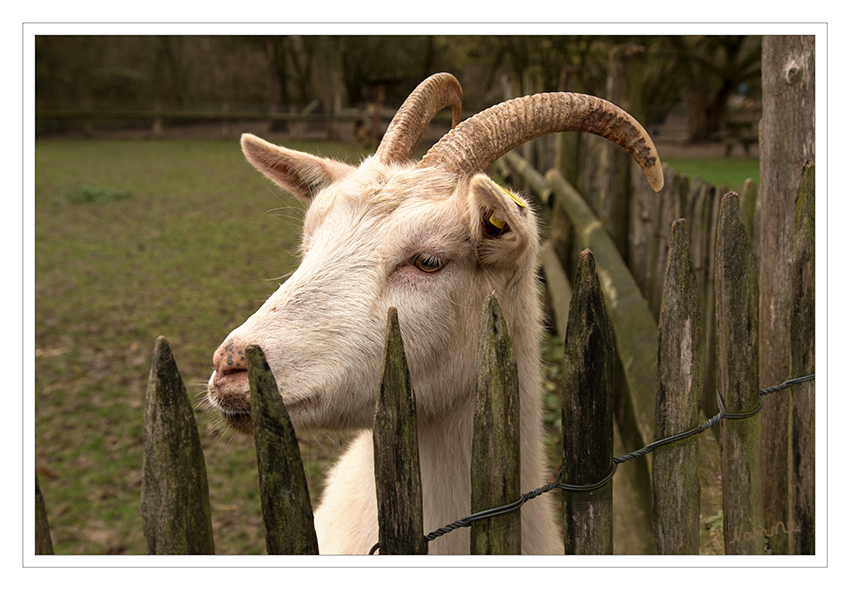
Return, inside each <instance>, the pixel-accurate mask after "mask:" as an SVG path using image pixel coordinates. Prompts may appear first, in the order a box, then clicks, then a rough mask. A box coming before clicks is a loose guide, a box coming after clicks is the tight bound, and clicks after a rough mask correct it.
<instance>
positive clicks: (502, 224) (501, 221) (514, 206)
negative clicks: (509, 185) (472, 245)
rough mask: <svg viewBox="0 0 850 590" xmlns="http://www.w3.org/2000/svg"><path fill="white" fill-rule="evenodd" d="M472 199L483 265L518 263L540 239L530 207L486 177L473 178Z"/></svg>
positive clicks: (474, 221) (470, 187)
mask: <svg viewBox="0 0 850 590" xmlns="http://www.w3.org/2000/svg"><path fill="white" fill-rule="evenodd" d="M469 198H470V205H471V206H472V207H471V208H472V216H473V219H472V222H473V224H475V225H476V227H475V230H474V234H475V235H476V236H477V238H478V243H479V260H480V261H481V263H482V264H486V265H492V264H503V263H509V262H513V261H517V260H518V259H519V257H521V256H522V254H523V253H525V252H526V251H527V250H528V246H529V245H530V244H531V243H532V242H534V241H535V240H536V239H537V238H536V229H535V222H534V217H533V215H532V214H531V211H530V209H529V207H528V204H527V203H526V202H525V201H524V200H523V199H521V198H520V197H518V196H516V195H514V194H513V193H512V192H510V191H509V190H507V189H504V188H502V187H501V186H499V185H498V184H496V183H495V182H493V181H492V180H491V179H490V177H489V176H487V175H486V174H476V175H475V176H473V177H472V180H471V181H470V184H469Z"/></svg>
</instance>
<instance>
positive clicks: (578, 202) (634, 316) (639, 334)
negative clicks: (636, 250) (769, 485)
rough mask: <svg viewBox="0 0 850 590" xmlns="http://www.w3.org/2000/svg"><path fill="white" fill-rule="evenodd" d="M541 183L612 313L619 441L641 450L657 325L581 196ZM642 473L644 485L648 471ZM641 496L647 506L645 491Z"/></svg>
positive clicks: (558, 180)
mask: <svg viewBox="0 0 850 590" xmlns="http://www.w3.org/2000/svg"><path fill="white" fill-rule="evenodd" d="M546 182H547V183H549V185H550V186H551V187H552V190H553V195H554V196H555V198H556V199H557V200H558V202H559V203H560V204H561V206H562V207H563V208H564V210H565V211H566V212H567V215H569V217H570V221H571V223H572V224H573V228H574V229H575V231H576V238H577V240H579V242H580V243H581V244H582V245H583V247H584V248H588V249H590V250H592V251H593V257H594V261H595V264H596V272H597V273H598V276H599V283H600V285H601V287H602V292H603V294H604V296H605V303H606V307H607V310H608V311H609V313H610V314H611V328H612V332H613V334H614V339H615V343H616V347H615V349H616V351H617V354H618V355H619V358H620V362H621V363H622V367H623V374H624V377H625V381H626V385H627V387H628V391H627V392H626V393H627V395H625V396H624V397H625V400H624V417H623V421H624V423H625V425H626V428H625V429H624V432H623V442H624V443H625V444H626V445H627V446H628V447H630V448H633V449H639V448H642V447H644V446H646V445H648V444H649V443H651V442H652V441H653V436H654V433H655V427H654V422H655V368H656V363H657V350H658V327H657V325H656V323H655V319H654V318H653V316H652V313H651V312H650V310H649V307H648V305H647V303H646V299H645V298H644V297H643V295H642V294H641V292H640V290H639V289H638V287H637V284H636V283H635V281H634V278H633V277H632V275H631V273H630V272H629V270H628V268H626V265H625V264H624V263H623V259H622V258H621V257H620V255H619V252H618V251H617V248H616V247H615V246H614V244H613V242H611V239H610V237H609V236H608V234H607V233H606V232H605V230H604V229H603V228H602V226H601V224H600V223H599V220H597V219H596V217H594V215H593V213H591V211H590V209H589V208H588V206H587V204H586V203H585V202H584V199H582V197H581V195H580V194H579V193H578V192H577V191H576V190H575V189H574V188H573V187H572V185H570V184H569V183H567V182H566V181H565V180H564V178H563V176H561V175H560V173H558V172H557V171H555V170H550V171H548V172H547V173H546ZM573 289H574V290H575V289H576V287H575V285H574V286H573ZM573 297H575V293H574V294H573ZM642 460H643V459H638V461H642ZM646 461H647V462H648V463H651V458H650V457H649V456H647V457H646ZM645 471H646V478H645V481H646V482H647V483H648V481H649V473H648V469H645ZM645 492H646V494H647V496H646V497H647V502H648V501H649V490H648V488H647V489H646V490H645Z"/></svg>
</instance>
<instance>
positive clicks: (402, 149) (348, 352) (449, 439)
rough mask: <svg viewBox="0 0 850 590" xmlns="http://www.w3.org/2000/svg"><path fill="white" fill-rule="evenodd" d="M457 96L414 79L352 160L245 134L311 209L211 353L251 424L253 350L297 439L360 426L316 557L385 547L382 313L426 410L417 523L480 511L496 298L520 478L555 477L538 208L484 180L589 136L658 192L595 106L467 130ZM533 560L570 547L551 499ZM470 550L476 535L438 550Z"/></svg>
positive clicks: (513, 114)
mask: <svg viewBox="0 0 850 590" xmlns="http://www.w3.org/2000/svg"><path fill="white" fill-rule="evenodd" d="M461 100H462V91H461V88H460V84H459V83H458V81H457V80H456V79H455V78H454V76H452V75H451V74H446V73H443V74H436V75H434V76H432V77H430V78H428V79H427V80H425V81H424V82H423V83H422V84H420V85H419V86H418V87H417V88H416V89H415V90H414V91H413V93H411V95H410V96H409V97H408V99H407V100H406V101H405V103H404V104H403V105H402V107H401V108H400V110H399V111H398V113H397V114H396V116H395V117H394V118H393V120H392V121H391V123H390V125H389V127H388V129H387V132H386V134H385V135H384V138H383V140H382V141H381V144H380V146H379V147H378V149H377V152H376V154H375V155H373V156H370V157H368V158H366V159H365V160H364V161H363V162H362V163H361V164H360V165H359V166H358V167H356V168H355V167H353V166H350V165H348V164H344V163H340V162H337V161H333V160H329V159H325V158H321V157H317V156H314V155H309V154H306V153H300V152H296V151H292V150H289V149H286V148H283V147H279V146H276V145H273V144H271V143H268V142H266V141H264V140H262V139H259V138H257V137H255V136H252V135H249V134H246V135H243V136H242V140H241V142H242V149H243V152H244V154H245V156H246V158H247V159H248V160H249V161H250V162H251V164H253V165H254V166H255V167H256V168H257V169H258V170H259V171H260V172H262V173H263V174H264V175H265V176H267V177H268V178H269V179H271V180H272V181H273V182H275V183H277V184H278V185H280V186H281V187H283V188H284V189H286V190H288V191H289V192H291V193H292V194H294V195H295V196H297V197H298V198H300V199H301V200H303V201H304V202H305V203H307V205H308V209H307V211H306V214H305V218H304V228H303V237H302V260H301V264H300V266H299V267H298V268H297V270H296V271H295V272H294V273H293V274H292V275H291V276H290V277H289V279H288V280H287V281H286V282H285V283H284V284H282V285H281V286H280V288H279V289H278V290H277V291H276V292H275V293H274V294H273V295H271V297H270V298H269V299H268V300H267V301H266V302H265V303H264V304H263V305H262V306H261V307H260V308H259V309H258V310H257V312H256V313H254V314H253V315H252V316H251V317H250V318H248V320H246V321H245V323H244V324H242V325H241V326H240V327H238V328H236V329H235V330H233V332H231V333H230V335H229V336H228V337H227V338H226V339H225V340H224V342H223V343H222V344H221V346H220V347H219V348H218V350H217V351H216V352H215V354H214V357H213V363H214V372H213V373H212V376H211V377H210V380H209V387H208V389H209V391H208V399H209V401H210V402H211V405H212V406H213V407H214V408H216V409H217V410H218V411H219V412H220V413H221V415H222V416H223V418H224V420H225V421H226V422H227V423H228V424H230V425H232V426H233V427H234V428H235V429H237V430H242V431H246V432H250V431H251V417H250V400H249V390H248V379H247V372H246V363H245V354H244V351H245V348H246V347H247V346H248V345H250V344H258V345H260V346H261V347H262V349H263V350H264V352H265V355H266V358H267V360H268V363H269V365H270V367H271V369H272V373H273V374H274V377H275V379H276V380H277V383H278V387H279V389H280V395H281V396H282V397H283V400H284V402H285V404H286V407H287V410H288V411H289V415H290V417H291V419H292V423H293V426H294V427H295V429H296V432H310V431H329V430H330V431H360V432H359V434H358V435H357V436H356V438H355V439H354V440H353V441H352V443H351V445H350V447H349V448H348V450H347V451H346V452H345V453H344V455H343V456H342V457H341V458H340V459H339V460H338V462H337V463H336V464H335V466H334V467H332V468H331V470H330V471H329V473H328V476H327V482H326V487H325V491H324V494H323V497H322V501H321V505H320V507H319V508H318V510H317V511H316V513H315V526H316V532H317V536H318V541H319V548H320V551H321V552H322V553H331V554H340V553H346V554H352V553H354V554H364V553H367V552H368V551H369V549H370V547H371V546H372V545H373V544H374V543H375V542H376V541H377V539H378V525H377V508H376V498H375V483H374V459H373V447H372V433H371V431H370V428H371V427H372V424H373V420H374V413H375V400H376V395H377V391H378V386H379V383H380V375H381V370H382V362H383V354H384V333H385V325H386V314H387V309H388V308H389V307H391V306H392V307H395V308H397V309H398V313H399V322H400V326H401V331H402V335H403V338H404V342H405V348H406V355H407V359H408V363H409V365H410V374H411V380H412V383H413V387H414V391H415V393H416V400H417V417H418V421H419V424H418V432H419V447H420V451H419V452H420V463H421V479H422V493H423V510H424V526H425V528H426V529H427V530H429V531H431V530H435V529H437V528H439V527H442V526H444V525H446V524H448V523H450V522H454V521H455V520H457V519H458V518H460V517H462V516H465V515H467V514H469V512H470V489H471V484H470V462H471V446H472V415H473V407H474V397H475V375H476V370H475V366H476V356H477V342H476V335H477V326H478V320H479V314H480V310H481V305H482V302H483V301H484V299H485V297H486V296H487V295H488V294H490V293H493V292H495V293H496V295H497V297H498V299H499V302H500V304H501V306H502V309H503V314H504V316H505V319H506V322H507V325H508V329H509V332H510V334H511V338H512V342H513V347H514V351H515V355H516V361H517V368H518V371H519V380H520V396H521V398H520V399H521V404H520V407H521V418H520V424H521V438H522V443H521V456H522V462H521V463H522V468H521V470H522V473H521V483H522V486H523V488H524V489H528V490H531V489H534V488H536V487H539V486H540V485H542V484H543V483H545V481H546V475H545V474H546V468H545V465H544V456H543V447H542V441H543V430H542V404H541V376H540V356H539V341H540V335H541V332H542V325H543V318H542V311H541V302H540V297H539V295H538V290H537V286H536V281H537V278H536V277H537V252H538V226H537V221H536V218H535V213H534V212H533V210H532V208H531V207H530V206H529V205H528V203H527V202H526V201H525V200H524V199H522V198H520V197H516V196H514V195H512V194H511V193H509V192H507V191H505V190H503V189H502V188H501V187H500V186H499V185H497V184H496V183H495V182H493V180H491V179H490V178H489V177H488V176H487V175H486V174H484V171H485V170H486V169H487V167H488V166H489V165H490V164H491V163H492V162H494V161H495V160H496V159H497V158H499V157H501V156H502V155H503V154H505V153H506V152H508V151H509V150H511V149H513V148H515V147H517V146H518V145H521V144H522V143H524V142H526V141H529V140H531V139H533V138H535V137H538V136H540V135H544V134H547V133H554V132H560V131H570V130H578V131H587V132H591V133H595V134H598V135H602V136H603V137H606V138H608V139H610V140H612V141H614V142H616V143H617V144H619V145H621V146H623V147H624V148H625V149H626V150H627V151H629V152H630V153H631V154H632V156H633V157H634V159H635V160H636V161H637V162H638V164H639V165H640V166H641V167H642V169H643V170H644V173H645V174H646V176H647V178H648V179H649V181H650V183H651V184H652V186H653V188H655V189H656V190H660V188H661V185H662V184H663V176H662V171H661V164H660V161H659V159H658V155H657V153H656V151H655V147H654V145H653V144H652V141H651V139H650V138H649V137H648V135H647V133H646V131H645V130H644V129H643V128H642V127H641V126H640V125H639V124H638V123H637V122H636V121H635V120H634V119H633V118H632V117H631V116H630V115H628V114H627V113H626V112H624V111H622V110H621V109H619V108H618V107H616V106H614V105H612V104H611V103H609V102H606V101H604V100H602V99H599V98H596V97H591V96H586V95H578V94H572V93H551V94H538V95H534V96H526V97H523V98H518V99H514V100H510V101H507V102H504V103H502V104H499V105H497V106H494V107H491V108H489V109H487V110H485V111H482V112H481V113H479V114H477V115H476V116H474V117H472V118H470V119H467V120H465V121H464V122H463V123H460V124H458V122H459V119H460V106H461ZM448 106H450V107H452V110H453V115H454V116H453V119H454V120H453V129H452V130H451V131H449V132H448V133H447V134H446V135H445V136H443V137H442V139H441V140H440V141H439V142H437V143H436V144H435V145H434V146H433V147H432V148H431V149H430V150H429V151H428V152H427V153H426V155H425V156H424V157H423V158H422V160H420V161H419V162H413V161H411V158H412V155H413V151H414V149H415V148H416V145H417V144H418V143H419V140H420V139H421V137H422V134H423V132H424V130H425V127H426V126H427V125H428V123H429V122H430V121H431V119H432V118H433V116H434V115H435V114H436V113H437V112H438V111H440V110H441V109H443V108H445V107H448ZM522 510H523V516H522V522H523V539H522V549H523V552H524V553H529V554H551V553H563V543H562V541H561V540H560V538H559V535H558V533H557V526H556V515H555V509H554V506H553V504H552V502H551V497H547V496H543V497H540V498H537V499H535V500H534V501H532V502H529V503H528V504H526V505H525V506H524V507H523V508H522ZM429 552H430V553H431V554H437V553H441V554H459V553H468V552H469V530H468V529H465V528H464V529H460V530H458V531H455V532H454V533H452V534H450V535H446V536H444V537H440V538H438V539H436V540H434V541H432V542H431V543H430V544H429Z"/></svg>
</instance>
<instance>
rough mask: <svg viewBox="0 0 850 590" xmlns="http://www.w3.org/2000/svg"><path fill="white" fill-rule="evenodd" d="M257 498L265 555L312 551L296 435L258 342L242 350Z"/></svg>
mask: <svg viewBox="0 0 850 590" xmlns="http://www.w3.org/2000/svg"><path fill="white" fill-rule="evenodd" d="M245 359H246V361H247V363H248V384H249V386H250V388H251V423H252V425H253V430H254V448H255V449H256V451H257V470H258V472H259V479H260V503H261V506H262V510H263V526H264V528H265V531H266V551H267V552H268V554H269V555H318V553H319V543H318V541H317V540H316V530H315V528H314V526H313V508H312V507H311V506H310V493H309V491H308V490H307V478H306V477H305V475H304V466H303V464H302V463H301V453H300V451H299V450H298V439H297V438H296V437H295V430H294V429H293V428H292V422H291V421H290V419H289V412H287V411H286V406H285V405H284V403H283V399H282V398H281V397H280V392H279V391H278V388H277V383H276V382H275V379H274V375H272V372H271V368H270V367H269V365H268V363H267V362H266V357H265V354H263V351H262V349H261V348H260V347H259V346H255V345H252V346H249V347H248V348H246V349H245Z"/></svg>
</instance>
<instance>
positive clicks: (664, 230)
mask: <svg viewBox="0 0 850 590" xmlns="http://www.w3.org/2000/svg"><path fill="white" fill-rule="evenodd" d="M690 183H691V181H690V178H689V177H687V176H684V175H681V176H680V175H679V174H676V171H675V170H669V169H668V170H667V171H666V173H665V174H664V187H665V189H664V190H663V195H661V196H660V198H661V206H660V208H659V210H658V215H659V219H658V226H657V230H656V231H657V234H658V235H657V240H656V243H655V247H656V251H655V253H654V254H653V264H654V269H653V272H652V285H651V291H650V294H649V306H650V308H651V309H652V317H654V318H656V319H657V318H658V315H659V313H660V312H661V294H662V292H663V291H664V276H665V272H666V270H667V253H668V251H669V249H670V228H671V227H672V226H673V222H674V221H676V220H677V219H679V218H681V217H682V213H683V211H684V209H683V207H682V203H683V202H686V200H687V195H688V191H689V189H690Z"/></svg>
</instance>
